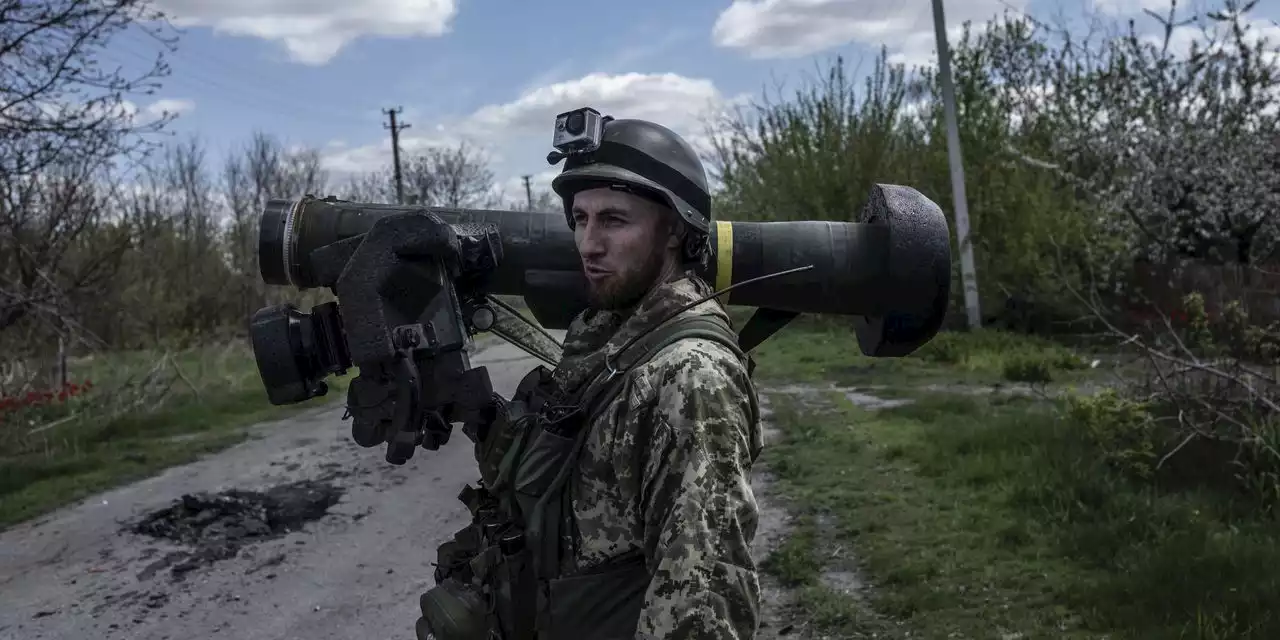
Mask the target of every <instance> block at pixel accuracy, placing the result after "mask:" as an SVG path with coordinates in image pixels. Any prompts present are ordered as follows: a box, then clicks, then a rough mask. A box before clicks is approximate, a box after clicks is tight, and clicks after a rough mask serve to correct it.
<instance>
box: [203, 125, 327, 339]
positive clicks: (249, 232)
mask: <svg viewBox="0 0 1280 640" xmlns="http://www.w3.org/2000/svg"><path fill="white" fill-rule="evenodd" d="M328 180H329V177H328V173H327V172H326V171H325V170H324V168H323V166H322V164H321V160H320V152H319V151H318V150H316V149H306V148H288V147H286V146H285V144H284V143H283V142H281V141H280V140H278V139H277V138H275V137H273V136H270V135H268V134H265V133H261V132H259V133H255V134H254V135H253V138H252V139H251V140H250V142H249V144H248V145H247V146H246V147H245V149H244V151H243V154H242V155H240V156H236V157H232V158H231V159H229V160H228V161H227V164H226V166H225V167H223V172H222V181H223V185H222V188H223V196H224V198H225V201H226V203H227V208H228V210H229V214H230V219H229V220H228V225H227V229H226V236H227V242H226V245H227V254H228V260H229V262H230V263H231V265H232V269H233V271H234V273H235V274H236V277H237V278H238V279H239V282H240V286H239V291H240V300H241V303H240V310H241V312H242V315H243V317H245V318H247V317H248V316H249V314H251V313H252V312H253V311H254V309H256V308H257V306H258V305H260V304H262V302H263V291H264V289H263V285H262V283H261V281H260V280H259V277H258V264H257V243H256V238H257V233H258V221H259V219H260V217H261V215H262V210H263V207H264V206H265V205H266V203H267V201H268V200H271V199H273V198H298V197H301V196H303V195H306V194H319V193H321V192H323V191H325V189H326V188H327V183H328Z"/></svg>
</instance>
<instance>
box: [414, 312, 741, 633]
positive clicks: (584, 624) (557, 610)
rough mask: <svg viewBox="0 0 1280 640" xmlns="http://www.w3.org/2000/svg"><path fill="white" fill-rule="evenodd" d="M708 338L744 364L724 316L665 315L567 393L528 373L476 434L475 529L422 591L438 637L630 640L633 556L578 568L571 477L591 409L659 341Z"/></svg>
mask: <svg viewBox="0 0 1280 640" xmlns="http://www.w3.org/2000/svg"><path fill="white" fill-rule="evenodd" d="M687 338H704V339H708V340H713V341H715V342H718V343H720V344H723V345H725V346H726V347H728V348H729V349H731V350H732V351H733V352H734V353H735V354H737V355H738V356H739V357H740V358H743V359H744V360H745V359H746V356H745V354H744V353H743V351H742V350H741V349H740V348H739V345H738V336H737V335H736V334H735V333H734V332H733V330H732V329H730V328H729V326H728V324H727V323H726V322H725V321H724V320H723V319H721V318H719V317H715V316H683V317H677V318H675V319H672V320H668V321H667V322H665V323H663V324H662V325H660V326H658V327H657V328H655V329H654V330H652V331H650V332H649V333H647V334H644V335H642V336H640V337H639V339H637V340H635V341H634V342H633V343H631V344H628V345H624V346H623V348H622V349H621V350H620V351H619V352H618V353H616V354H615V355H614V356H613V357H611V358H605V359H604V362H603V363H602V364H601V365H600V366H599V367H598V368H597V370H596V371H594V372H593V374H592V375H591V376H588V377H587V382H586V383H584V384H582V385H581V386H580V387H578V388H577V389H576V390H574V391H572V392H569V393H562V392H559V391H557V390H554V389H552V388H551V385H550V372H549V371H547V369H546V368H545V367H538V368H537V369H534V370H533V371H532V372H530V374H529V375H528V376H526V377H525V379H524V380H523V381H522V382H521V384H520V387H519V389H518V390H517V392H516V394H515V396H514V397H513V398H512V401H511V403H510V405H509V406H507V407H506V411H505V412H499V413H500V414H501V413H505V415H506V416H507V419H505V420H503V419H501V418H499V419H498V420H497V421H496V422H495V423H494V424H493V425H492V426H491V427H490V429H489V432H488V433H487V434H482V435H483V437H482V438H479V439H477V442H478V443H479V444H477V450H476V457H477V460H478V461H479V463H480V468H481V484H480V487H479V488H473V487H470V486H468V487H467V488H465V489H464V490H463V492H462V494H461V495H460V496H459V498H460V499H461V500H462V502H463V503H464V504H466V505H467V508H468V509H469V510H470V511H471V514H472V517H473V520H472V523H473V524H472V525H471V526H469V527H468V528H467V529H464V530H463V531H462V532H459V533H458V534H457V535H455V537H454V540H453V541H451V542H449V543H446V544H445V545H443V546H442V547H441V548H440V551H439V562H438V563H437V568H436V576H435V577H436V581H437V583H438V586H437V587H435V588H434V589H432V590H431V591H429V592H427V593H426V594H424V595H423V596H422V603H421V604H422V610H423V616H424V622H425V624H426V625H427V626H428V627H429V628H430V631H431V632H432V633H433V634H434V636H435V637H436V638H437V640H613V639H614V638H632V637H634V635H635V630H636V625H637V622H638V620H639V616H640V612H641V609H642V608H643V605H644V595H645V591H646V589H647V587H648V584H649V579H650V576H649V569H648V567H647V566H646V564H645V559H644V558H643V557H642V556H641V554H640V553H638V552H631V553H626V554H622V555H620V556H617V557H615V558H613V559H611V560H609V561H607V562H605V563H604V564H602V565H600V566H596V567H592V568H591V569H589V570H587V571H581V572H579V571H575V570H574V569H573V559H574V554H575V551H576V549H575V547H576V536H577V529H576V523H575V519H574V515H573V504H572V496H571V495H570V490H569V489H570V486H571V478H572V475H573V473H574V472H575V471H576V469H577V466H578V465H577V463H578V460H579V456H580V454H581V452H582V449H583V447H584V445H585V443H586V441H587V438H588V436H589V434H590V432H591V427H592V424H594V423H595V422H596V421H597V420H598V418H599V417H600V412H601V411H602V410H603V409H605V408H606V407H608V406H609V405H610V404H611V403H612V401H613V399H614V398H616V397H617V395H618V394H619V393H621V392H622V390H623V389H624V388H625V387H626V386H627V385H626V375H627V374H628V372H630V371H632V370H634V369H635V368H636V367H638V366H640V365H643V364H644V363H646V362H647V361H649V360H650V359H651V358H653V357H654V356H656V355H657V354H658V353H660V352H661V351H662V350H663V349H665V348H666V347H667V346H670V345H672V344H674V343H676V342H678V341H680V340H684V339H687Z"/></svg>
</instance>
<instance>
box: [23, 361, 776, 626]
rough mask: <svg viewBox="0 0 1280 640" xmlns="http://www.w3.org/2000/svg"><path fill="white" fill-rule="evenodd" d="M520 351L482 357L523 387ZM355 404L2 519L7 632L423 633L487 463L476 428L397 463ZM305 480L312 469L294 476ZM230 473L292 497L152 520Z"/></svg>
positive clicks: (771, 522) (242, 486)
mask: <svg viewBox="0 0 1280 640" xmlns="http://www.w3.org/2000/svg"><path fill="white" fill-rule="evenodd" d="M522 355H523V354H522V352H520V351H519V350H518V349H516V348H514V347H512V346H510V345H507V344H505V343H499V344H495V345H493V346H490V347H488V348H487V349H485V350H484V351H482V352H481V353H479V354H477V355H476V357H475V358H474V359H473V362H474V363H475V364H477V365H479V364H487V365H489V367H490V375H491V376H492V377H493V381H494V387H495V389H497V390H498V391H499V392H500V393H502V394H504V395H509V394H510V393H511V392H512V391H513V390H514V389H515V386H516V384H517V383H518V382H519V380H520V378H521V377H522V376H523V375H524V374H525V373H526V372H527V371H528V370H529V369H530V368H532V367H533V366H535V364H536V361H534V360H533V359H532V358H527V357H522ZM341 415H342V411H341V409H340V408H335V407H325V408H319V409H317V410H314V411H311V412H308V413H305V414H301V415H298V416H295V417H292V418H289V419H287V420H283V421H278V422H273V423H268V424H263V425H258V426H257V427H254V429H253V436H254V437H253V438H252V439H250V440H249V441H247V442H245V443H242V444H241V445H239V446H236V447H234V448H231V449H228V450H226V451H224V452H222V453H220V454H217V455H214V456H210V457H208V458H206V459H204V460H202V461H200V462H196V463H193V464H189V465H186V466H183V467H177V468H173V469H170V470H168V471H167V472H165V473H163V474H161V475H159V476H156V477H153V478H151V479H148V480H145V481H143V482H139V483H137V484H134V485H131V486H127V487H123V488H120V489H117V490H113V491H109V492H107V493H104V494H101V495H98V496H95V497H93V498H90V499H88V500H86V501H84V502H82V503H80V504H78V505H74V506H71V507H68V508H66V509H63V510H61V511H59V512H56V513H54V514H51V515H50V516H47V517H44V518H40V519H38V520H36V521H33V522H30V523H27V524H24V525H20V526H17V527H14V528H12V529H10V530H8V531H6V532H3V533H0V602H2V603H3V606H0V639H4V640H9V639H11V638H12V639H15V640H17V639H21V640H34V639H43V640H54V639H64V638H65V639H67V640H71V639H76V640H79V639H81V638H121V639H124V638H129V639H131V640H134V639H136V640H163V639H166V638H173V639H181V640H187V639H188V638H235V639H237V640H267V639H270V640H289V639H294V638H297V639H299V640H302V639H305V640H324V639H327V638H334V639H337V638H341V639H343V640H347V639H350V638H368V639H371V640H372V639H377V640H384V639H385V640H391V639H394V638H407V639H411V638H413V622H414V620H415V619H416V617H417V615H418V611H417V601H418V595H419V594H421V593H422V592H423V591H425V590H426V589H427V588H429V587H430V586H431V584H432V583H431V573H432V566H431V563H432V561H433V560H434V558H435V547H436V545H438V544H439V543H440V542H442V541H443V540H445V539H446V538H447V537H448V536H450V535H451V534H452V533H453V532H454V531H456V530H457V529H458V528H460V527H462V526H463V525H464V523H465V521H464V518H463V516H464V515H465V513H466V512H465V509H464V508H463V506H462V505H461V504H460V503H459V502H458V501H457V500H456V496H457V494H458V491H459V490H460V489H461V488H462V486H463V485H464V484H465V483H466V482H468V481H471V480H473V478H474V477H475V462H474V460H473V458H472V457H471V452H470V450H469V447H468V445H469V444H470V443H469V441H467V439H466V438H465V436H463V435H462V434H461V433H455V435H454V437H453V438H452V440H451V441H450V443H449V444H448V445H446V446H445V447H444V448H443V449H442V450H440V451H437V452H427V451H421V450H420V451H418V452H417V454H415V455H414V458H413V460H411V461H410V462H409V463H408V464H405V465H404V466H402V467H395V466H392V465H390V464H387V463H386V462H385V461H384V460H383V457H382V456H383V453H384V449H383V448H381V447H379V448H374V449H362V448H360V447H359V446H357V445H355V443H354V442H352V440H351V438H350V434H349V424H350V423H349V422H343V421H342V420H340V418H341ZM299 481H310V482H311V483H312V484H310V485H306V486H302V487H290V486H289V483H295V482H299ZM273 487H274V488H275V489H272V488H273ZM232 489H239V490H248V491H268V490H271V491H273V492H283V493H282V494H281V495H283V498H281V497H280V495H274V494H268V497H267V498H262V497H261V496H256V497H255V496H252V495H251V496H248V497H240V498H236V497H231V498H221V499H220V500H221V501H219V500H203V501H202V500H194V499H189V502H190V504H188V505H187V509H186V511H185V515H182V516H181V517H179V518H177V519H174V518H172V517H159V518H153V519H152V520H147V517H148V515H149V514H156V513H157V512H160V515H161V516H173V513H174V512H173V511H172V509H173V505H175V503H178V504H181V501H182V498H183V496H184V495H191V494H199V493H200V492H223V491H226V490H232ZM759 489H761V490H762V491H761V498H762V500H761V502H762V505H761V506H762V507H765V506H767V498H766V494H767V488H766V487H763V486H761V487H759ZM258 500H266V502H265V503H262V502H258ZM233 507H234V508H233ZM166 510H170V511H166ZM774 511H775V510H774V509H770V510H769V512H768V513H766V514H762V515H763V517H762V522H761V532H760V536H759V538H758V540H757V546H758V548H759V551H760V553H762V554H763V553H764V552H765V550H766V549H767V548H768V547H771V546H773V544H776V541H777V535H776V533H777V531H776V530H778V529H780V528H781V527H782V526H783V521H784V517H783V516H782V515H781V514H779V513H775V512H774ZM233 512H234V513H233ZM264 513H265V514H266V515H264ZM228 514H230V516H228ZM232 516H234V517H232ZM281 521H284V523H285V524H286V525H290V526H291V527H292V529H293V530H291V531H290V530H285V531H280V532H277V533H276V534H274V535H270V537H267V538H265V539H253V540H250V541H248V542H244V543H242V544H241V545H239V546H238V548H234V547H233V548H230V549H228V548H227V546H228V545H226V544H204V543H200V544H196V545H194V546H193V545H191V544H182V543H180V542H179V541H174V540H169V539H166V538H163V537H160V538H157V537H154V536H153V535H148V534H144V533H137V532H136V531H134V529H135V528H136V525H137V523H139V522H146V523H147V529H146V531H148V532H149V533H150V534H157V533H158V534H174V535H177V537H178V538H179V540H181V535H180V534H190V533H192V531H193V530H194V529H193V527H192V526H191V525H192V523H193V522H194V523H198V524H201V525H202V526H205V528H204V529H203V530H204V531H205V532H206V533H207V532H208V531H210V530H213V529H215V528H219V527H221V529H219V531H220V532H221V534H222V536H221V537H219V538H218V540H220V541H223V542H225V540H228V539H230V540H234V539H235V535H230V536H228V535H227V533H228V531H227V530H228V529H229V528H235V529H238V532H237V535H244V534H245V533H246V532H245V529H251V528H253V526H257V527H259V528H261V529H262V531H257V532H252V531H251V532H249V533H261V534H270V533H271V532H268V531H266V529H268V528H271V527H273V526H276V525H279V524H280V523H281ZM228 522H230V524H228ZM206 542H207V541H206ZM228 556H229V557H228ZM767 593H769V595H770V596H776V595H777V593H776V592H772V593H770V592H767ZM770 622H773V625H769V626H774V625H777V623H778V621H777V619H776V618H775V619H772V620H770ZM766 629H767V627H766ZM766 629H762V632H763V633H765V635H766V636H768V635H770V634H769V633H768V631H767V630H766ZM775 630H776V629H775Z"/></svg>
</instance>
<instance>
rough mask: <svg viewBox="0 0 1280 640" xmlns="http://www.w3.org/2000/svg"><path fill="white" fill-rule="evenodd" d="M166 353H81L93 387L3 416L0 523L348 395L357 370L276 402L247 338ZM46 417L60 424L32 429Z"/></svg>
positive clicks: (80, 374)
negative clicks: (322, 388) (322, 391)
mask: <svg viewBox="0 0 1280 640" xmlns="http://www.w3.org/2000/svg"><path fill="white" fill-rule="evenodd" d="M161 358H162V354H160V353H153V352H123V353H110V354H104V355H98V356H95V357H93V358H85V359H81V360H78V361H75V362H73V363H72V366H71V371H72V376H71V377H72V379H73V380H77V381H83V380H91V381H92V382H93V389H92V390H91V391H90V392H88V393H86V394H84V395H83V396H79V397H77V398H75V399H74V401H72V402H71V403H70V404H65V405H63V404H60V405H57V406H52V407H48V408H42V409H40V410H38V411H30V410H28V411H25V412H23V413H8V414H6V415H5V416H3V417H2V420H3V421H2V422H0V527H5V526H9V525H12V524H14V523H17V522H21V521H24V520H27V519H30V518H33V517H36V516H39V515H42V514H44V513H47V512H48V511H51V510H53V509H55V508H57V507H60V506H63V505H66V504H68V503H71V502H74V501H76V500H79V499H82V498H85V497H87V496H90V495H93V494H94V493H98V492H101V491H104V490H107V489H110V488H113V487H116V486H119V485H121V484H123V483H127V482H130V481H134V480H138V479H140V478H145V477H148V476H150V475H153V474H155V473H156V472H159V471H161V470H163V469H165V468H168V467H171V466H174V465H178V464H184V463H187V462H191V461H193V460H196V459H198V458H199V457H201V456H203V455H206V454H209V453H213V452H216V451H219V450H222V449H225V448H227V447H229V446H231V445H234V444H236V443H238V442H241V441H242V440H243V439H244V438H245V437H246V435H247V431H246V430H245V428H246V427H248V426H251V425H253V424H256V423H258V422H261V421H263V420H270V419H274V418H282V417H285V416H288V415H290V414H292V413H296V412H297V411H300V410H310V409H315V408H316V407H317V406H319V405H320V404H321V403H324V402H332V401H336V400H340V399H342V398H344V397H345V394H346V384H347V383H348V382H349V381H350V379H351V378H353V377H354V376H355V372H351V373H349V374H348V375H347V376H344V377H342V378H330V379H328V382H329V387H330V389H329V394H328V395H327V396H326V397H325V398H323V399H316V400H312V401H310V402H306V403H302V404H299V405H292V406H286V407H276V406H273V405H271V404H270V403H269V402H268V401H267V396H266V391H265V390H264V389H263V386H262V381H261V379H260V378H259V376H258V371H257V367H256V365H255V363H254V360H253V354H252V352H251V351H250V349H249V347H248V345H247V344H245V343H236V344H231V345H217V346H209V347H200V348H192V349H187V350H184V351H181V352H178V353H175V354H173V357H172V361H171V362H163V363H162V364H161V362H162V361H161ZM166 390H167V391H166ZM70 416H74V417H70ZM68 417H70V418H69V419H67V420H65V421H60V420H62V419H64V418H68ZM47 424H55V426H53V427H52V428H48V429H44V430H39V431H37V432H36V433H32V430H33V429H37V428H38V427H40V426H41V425H47Z"/></svg>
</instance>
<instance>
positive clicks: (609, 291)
mask: <svg viewBox="0 0 1280 640" xmlns="http://www.w3.org/2000/svg"><path fill="white" fill-rule="evenodd" d="M665 263H666V256H665V254H664V252H663V250H662V248H661V247H659V248H658V250H657V251H654V252H653V253H651V254H649V257H648V259H646V260H645V261H644V264H641V265H637V266H635V267H633V268H630V269H627V270H626V271H619V272H616V273H614V274H613V275H612V277H610V278H607V279H605V280H604V281H603V282H600V283H593V282H591V281H588V285H587V288H588V290H587V299H588V302H589V303H590V304H591V308H593V309H597V310H600V311H617V310H618V309H626V308H628V307H631V306H634V305H635V304H636V303H637V302H640V299H641V298H643V297H644V296H645V294H647V293H649V291H650V290H651V289H653V287H654V285H655V284H657V281H658V278H659V277H661V276H662V271H663V267H664V266H665Z"/></svg>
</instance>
